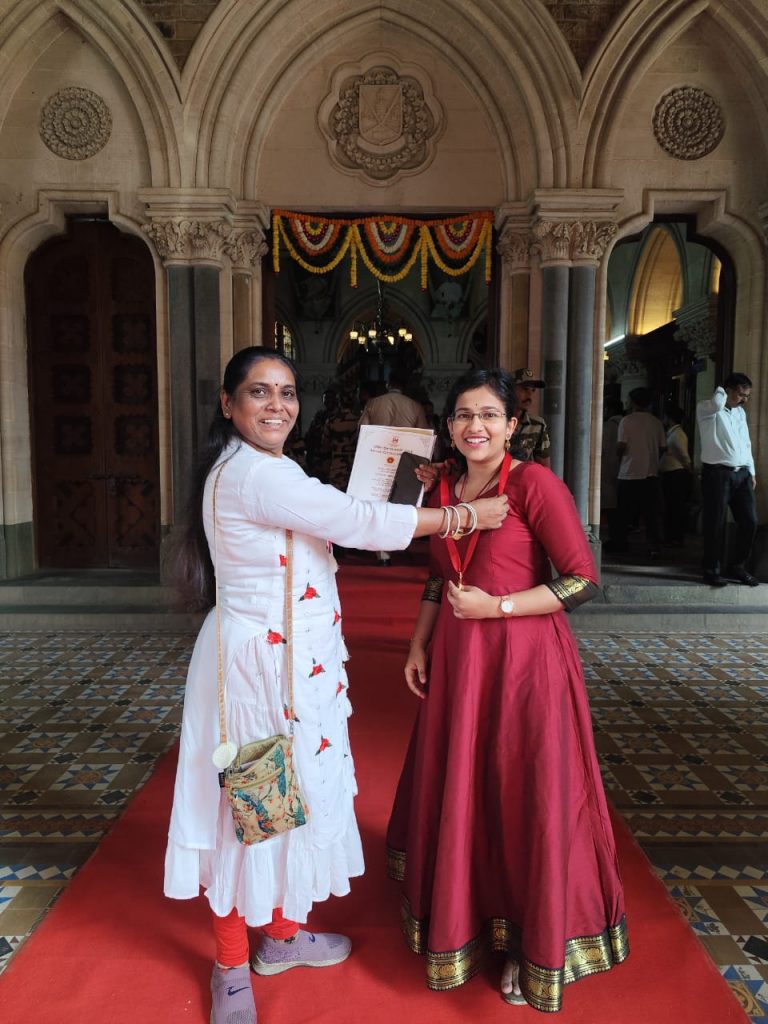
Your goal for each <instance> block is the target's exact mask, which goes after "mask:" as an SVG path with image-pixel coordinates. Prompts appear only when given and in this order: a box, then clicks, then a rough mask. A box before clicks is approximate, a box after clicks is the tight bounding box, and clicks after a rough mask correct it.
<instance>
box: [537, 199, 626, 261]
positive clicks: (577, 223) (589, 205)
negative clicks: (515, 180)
mask: <svg viewBox="0 0 768 1024" xmlns="http://www.w3.org/2000/svg"><path fill="white" fill-rule="evenodd" d="M623 195H624V193H623V192H622V191H620V190H617V189H537V190H536V191H535V192H534V193H533V194H532V196H531V199H530V202H529V207H530V211H531V217H532V218H533V228H532V231H533V236H534V241H533V243H532V246H531V248H532V250H533V251H535V252H538V253H539V254H540V257H541V263H542V265H543V266H547V265H550V266H552V265H557V264H566V265H571V264H574V263H577V264H578V263H581V264H593V265H594V264H597V263H599V262H600V260H601V259H602V258H603V256H604V255H605V251H606V249H607V248H608V246H609V245H610V243H611V242H612V241H613V239H614V237H615V235H616V233H617V230H618V228H617V225H616V210H617V208H618V206H619V204H620V202H621V200H622V198H623Z"/></svg>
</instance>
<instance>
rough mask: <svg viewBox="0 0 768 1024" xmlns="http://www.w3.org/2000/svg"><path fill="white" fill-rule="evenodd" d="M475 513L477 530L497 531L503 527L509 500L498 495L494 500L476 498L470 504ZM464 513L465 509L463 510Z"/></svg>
mask: <svg viewBox="0 0 768 1024" xmlns="http://www.w3.org/2000/svg"><path fill="white" fill-rule="evenodd" d="M470 504H471V505H472V507H473V508H474V510H475V512H477V528H478V530H498V529H499V527H501V526H503V525H504V520H505V519H506V518H507V513H508V511H509V498H508V497H507V496H506V494H499V495H497V496H496V497H495V498H477V499H476V500H475V501H472V502H470ZM463 511H464V512H465V513H466V509H464V510H463Z"/></svg>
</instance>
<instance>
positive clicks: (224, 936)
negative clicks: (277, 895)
mask: <svg viewBox="0 0 768 1024" xmlns="http://www.w3.org/2000/svg"><path fill="white" fill-rule="evenodd" d="M212 916H213V937H214V939H215V940H216V963H217V964H219V966H220V967H239V966H240V965H241V964H246V963H248V929H247V928H246V924H245V918H244V917H241V916H240V915H239V914H238V912H237V910H231V911H230V912H229V913H228V914H227V916H226V917H219V916H218V915H217V914H213V915H212ZM259 930H260V931H261V932H262V933H263V934H264V935H268V936H269V938H270V939H290V938H291V936H293V935H295V934H296V932H297V931H298V930H299V926H298V924H297V923H296V922H295V921H289V920H288V919H287V918H285V917H283V911H282V910H281V908H280V907H276V908H275V909H274V910H273V911H272V923H271V924H265V925H262V927H261V928H260V929H259Z"/></svg>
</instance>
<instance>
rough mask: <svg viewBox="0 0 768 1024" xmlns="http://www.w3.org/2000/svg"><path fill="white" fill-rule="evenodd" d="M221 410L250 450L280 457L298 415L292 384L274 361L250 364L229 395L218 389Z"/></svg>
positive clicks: (287, 373) (282, 366) (289, 375)
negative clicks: (253, 449) (241, 379)
mask: <svg viewBox="0 0 768 1024" xmlns="http://www.w3.org/2000/svg"><path fill="white" fill-rule="evenodd" d="M221 410H222V412H223V413H224V416H225V417H226V418H227V419H231V420H232V423H233V425H234V427H235V430H236V431H237V432H238V434H239V435H240V436H241V437H242V439H243V440H244V441H245V442H246V443H247V444H249V445H251V447H253V448H256V449H258V451H260V452H266V453H267V454H268V455H274V456H280V455H282V453H283V444H284V443H285V439H286V438H287V437H288V435H289V434H290V432H291V430H292V429H293V425H294V423H295V422H296V418H297V417H298V415H299V398H298V395H297V393H296V380H295V378H294V376H293V373H292V372H291V370H290V368H289V367H288V366H286V365H285V364H284V363H281V362H280V361H279V360H277V359H259V360H257V361H255V362H254V363H252V364H251V366H250V368H249V370H248V373H247V374H246V376H245V379H244V380H243V381H242V382H241V383H240V384H238V386H237V387H236V388H235V390H234V393H233V394H231V395H229V394H227V392H226V391H224V390H223V389H222V391H221Z"/></svg>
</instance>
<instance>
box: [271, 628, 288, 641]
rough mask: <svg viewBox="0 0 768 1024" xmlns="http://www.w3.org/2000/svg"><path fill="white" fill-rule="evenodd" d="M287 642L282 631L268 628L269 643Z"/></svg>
mask: <svg viewBox="0 0 768 1024" xmlns="http://www.w3.org/2000/svg"><path fill="white" fill-rule="evenodd" d="M285 642H286V640H285V637H284V636H283V634H282V633H276V632H275V630H274V629H268V630H267V643H268V644H284V643H285Z"/></svg>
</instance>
